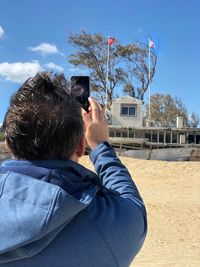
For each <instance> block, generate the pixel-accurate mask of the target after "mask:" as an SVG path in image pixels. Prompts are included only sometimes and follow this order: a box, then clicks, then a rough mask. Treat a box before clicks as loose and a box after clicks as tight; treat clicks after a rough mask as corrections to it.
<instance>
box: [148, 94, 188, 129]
mask: <svg viewBox="0 0 200 267" xmlns="http://www.w3.org/2000/svg"><path fill="white" fill-rule="evenodd" d="M150 112H151V119H152V120H153V121H154V125H156V126H164V127H174V126H175V125H176V117H177V116H182V117H183V119H184V122H185V124H187V122H188V116H187V110H186V108H185V106H184V105H183V102H182V100H181V99H179V98H177V97H172V96H171V95H169V94H167V95H164V94H155V95H152V96H151V107H150ZM148 113H149V104H147V105H146V106H145V117H146V118H148V115H149V114H148Z"/></svg>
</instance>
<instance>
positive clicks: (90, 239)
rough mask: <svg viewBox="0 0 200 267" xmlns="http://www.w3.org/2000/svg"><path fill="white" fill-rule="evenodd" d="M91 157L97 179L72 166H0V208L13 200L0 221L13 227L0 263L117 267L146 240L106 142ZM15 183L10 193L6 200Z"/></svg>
mask: <svg viewBox="0 0 200 267" xmlns="http://www.w3.org/2000/svg"><path fill="white" fill-rule="evenodd" d="M91 160H92V162H93V163H94V166H95V169H96V171H97V172H98V175H99V176H97V175H95V174H94V173H92V172H90V171H88V170H87V169H85V168H84V167H82V166H81V165H79V164H77V163H75V162H72V161H68V162H62V161H42V162H41V161H38V162H37V161H35V162H32V163H31V162H26V161H10V162H9V161H8V162H5V163H4V164H3V165H2V168H1V179H2V177H4V180H5V181H4V186H2V192H3V194H2V196H3V197H2V199H1V202H0V203H1V206H3V205H4V206H5V203H12V201H13V198H14V197H15V200H14V201H15V206H12V207H11V210H12V213H13V216H11V217H12V218H10V215H9V216H7V217H5V216H4V219H3V221H4V223H6V220H7V219H8V220H10V221H9V222H7V223H8V224H9V225H10V226H9V227H10V228H12V229H13V230H14V229H15V227H16V231H15V233H13V234H12V235H13V238H11V239H10V240H8V238H9V233H8V232H7V233H6V234H5V240H6V241H7V243H8V246H7V251H6V248H4V250H5V251H4V253H2V251H1V254H0V262H2V266H5V267H17V266H26V267H29V266H30V267H33V266H37V267H39V266H50V267H51V266H53V267H57V266H63V267H64V266H70V267H73V266H74V267H75V266H82V267H84V266H87V267H89V266H91V267H92V266H96V267H98V266H99V267H100V266H110V267H111V266H124V267H125V266H128V265H129V264H130V263H131V261H132V260H133V258H134V257H135V255H136V254H137V252H138V251H139V249H140V248H141V246H142V244H143V242H144V238H145V235H146V213H145V208H144V206H143V203H142V200H141V198H140V196H139V193H138V191H137V189H136V187H135V185H134V183H133V182H132V181H131V179H130V176H129V174H128V172H127V170H126V168H125V167H124V166H123V165H122V164H121V163H120V161H119V160H118V158H117V157H116V155H115V152H114V151H113V149H112V148H111V147H110V146H109V145H108V144H101V145H99V146H98V147H97V148H96V149H94V150H93V151H92V153H91ZM102 163H103V165H102ZM50 166H51V167H50ZM102 166H104V170H102V169H101V168H102ZM105 172H106V173H105ZM30 175H31V176H32V177H31V176H30ZM107 178H109V181H108V180H107ZM20 179H21V181H20ZM10 180H11V181H10ZM1 181H2V182H3V180H1ZM11 182H12V184H13V185H12V186H13V188H11V186H10V185H9V183H11ZM15 182H16V186H18V191H15V196H14V197H13V195H12V193H13V189H14V187H15ZM49 183H51V184H49ZM20 185H21V187H20ZM3 187H4V188H3ZM26 187H27V188H26ZM63 189H64V190H63ZM37 190H38V191H39V192H37ZM40 190H43V191H40ZM66 192H68V193H66ZM29 194H32V195H29ZM51 194H52V195H51ZM22 196H23V197H24V199H22ZM45 196H47V197H45ZM16 199H18V200H19V201H21V202H18V203H17V202H16ZM6 200H7V202H6ZM52 200H53V201H52ZM48 201H49V203H48ZM51 202H52V203H51ZM13 204H14V202H13ZM20 205H21V206H20ZM48 205H49V206H48ZM47 206H48V209H47ZM35 207H37V210H34V209H35ZM5 208H7V209H8V206H7V207H5ZM45 208H46V209H47V210H45V211H44V209H45ZM23 209H24V210H23ZM39 209H40V211H39ZM20 210H21V212H23V217H22V214H20ZM31 211H32V212H31ZM7 212H9V210H7ZM26 216H27V218H26ZM31 216H32V218H31V221H32V222H31V221H29V222H28V225H27V227H28V228H26V227H25V226H24V224H25V221H26V220H28V219H30V217H31ZM39 216H41V217H39ZM17 217H18V218H17ZM11 221H12V224H11ZM40 222H41V225H40V224H39V223H40ZM20 223H21V225H20ZM20 226H21V227H22V229H20ZM23 227H24V228H25V229H24V230H23ZM37 228H38V231H36V229H37ZM1 229H3V228H1ZM20 230H21V231H22V232H21V231H20ZM9 231H10V230H9ZM23 231H26V232H23ZM4 232H5V228H4ZM15 234H16V236H14V235H15ZM0 235H1V236H2V233H0ZM11 237H12V236H11ZM15 237H17V238H18V241H17V242H18V243H14V242H16V238H15ZM20 238H21V241H20ZM20 242H21V244H20ZM4 243H5V242H4ZM2 245H3V244H2ZM9 246H10V251H9V249H8V247H9ZM11 248H12V249H11ZM15 248H17V249H15ZM10 260H11V261H12V262H10V263H5V262H6V261H10ZM13 260H14V261H13Z"/></svg>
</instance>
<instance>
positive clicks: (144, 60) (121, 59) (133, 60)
mask: <svg viewBox="0 0 200 267" xmlns="http://www.w3.org/2000/svg"><path fill="white" fill-rule="evenodd" d="M68 42H69V44H70V45H72V46H73V47H74V48H75V52H74V53H73V54H71V55H70V56H69V62H70V63H71V64H73V65H74V66H80V67H84V68H86V69H87V71H88V72H89V75H90V77H91V87H92V91H93V92H95V94H96V96H97V97H98V98H99V100H100V102H101V103H102V104H105V98H106V91H107V95H108V107H110V106H111V104H112V100H113V98H115V97H116V88H118V87H123V88H124V93H126V94H128V95H131V96H134V97H137V98H139V99H141V100H143V98H144V94H145V92H146V90H147V88H148V85H149V77H148V67H147V66H148V47H147V46H146V45H144V44H139V45H138V44H128V45H125V46H123V45H121V44H119V42H117V41H115V44H114V45H111V46H109V51H110V53H109V55H110V60H109V73H108V88H107V83H106V76H107V54H108V39H107V38H106V37H104V36H102V35H101V34H99V33H95V34H89V33H87V32H86V31H82V32H81V33H80V34H73V33H71V34H70V35H69V37H68ZM151 54H152V55H151V64H152V68H151V77H150V80H152V79H153V76H154V74H155V68H156V62H157V56H156V55H155V53H154V52H153V51H152V53H151Z"/></svg>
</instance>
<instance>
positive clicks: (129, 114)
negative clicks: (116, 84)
mask: <svg viewBox="0 0 200 267" xmlns="http://www.w3.org/2000/svg"><path fill="white" fill-rule="evenodd" d="M142 107H143V102H142V101H141V100H139V99H137V98H134V97H131V96H122V97H120V98H117V99H116V100H114V101H113V103H112V107H111V114H112V119H111V124H112V125H116V126H118V125H120V126H122V127H123V126H126V127H142Z"/></svg>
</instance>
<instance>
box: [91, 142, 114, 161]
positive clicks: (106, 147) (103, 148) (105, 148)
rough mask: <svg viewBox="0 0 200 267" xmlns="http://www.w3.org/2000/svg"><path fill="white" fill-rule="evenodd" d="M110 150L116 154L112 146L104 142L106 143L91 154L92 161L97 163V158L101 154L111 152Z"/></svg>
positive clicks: (98, 146) (99, 145) (101, 144)
mask: <svg viewBox="0 0 200 267" xmlns="http://www.w3.org/2000/svg"><path fill="white" fill-rule="evenodd" d="M109 150H112V151H113V152H114V149H113V148H112V146H111V145H110V144H109V143H108V142H107V141H104V142H102V143H100V144H98V145H97V146H95V148H94V149H93V150H92V151H91V152H90V155H89V156H90V160H91V161H92V163H93V164H94V163H95V161H96V160H97V157H98V156H99V154H101V153H103V152H105V151H109Z"/></svg>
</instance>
